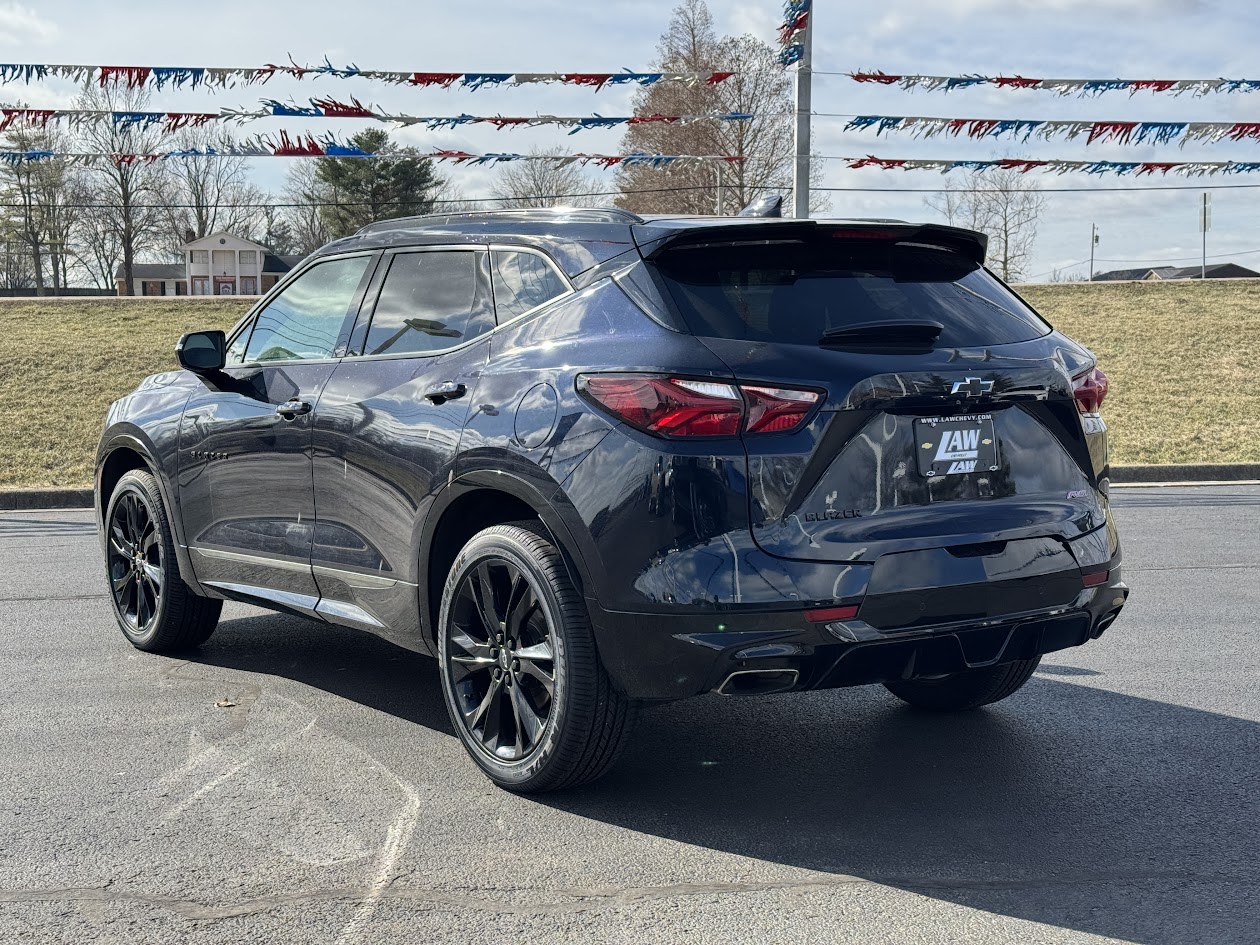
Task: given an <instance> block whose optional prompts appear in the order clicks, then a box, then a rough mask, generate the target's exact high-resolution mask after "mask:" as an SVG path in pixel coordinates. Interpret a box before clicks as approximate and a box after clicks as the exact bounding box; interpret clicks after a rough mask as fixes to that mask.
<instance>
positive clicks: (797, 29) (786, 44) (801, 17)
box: [775, 0, 812, 67]
mask: <svg viewBox="0 0 1260 945" xmlns="http://www.w3.org/2000/svg"><path fill="white" fill-rule="evenodd" d="M811 6H812V0H784V3H783V22H782V23H780V24H779V52H778V55H777V56H775V59H776V60H777V61H778V63H779V65H781V66H785V67H786V66H790V65H793V64H794V63H797V62H800V61H801V59H802V58H803V57H804V55H805V28H806V27H807V26H809V14H810V7H811Z"/></svg>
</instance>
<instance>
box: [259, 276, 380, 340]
mask: <svg viewBox="0 0 1260 945" xmlns="http://www.w3.org/2000/svg"><path fill="white" fill-rule="evenodd" d="M371 261H372V257H371V256H350V257H348V258H346V259H330V260H329V261H328V262H324V263H319V264H317V265H315V266H313V267H311V268H310V269H308V270H306V272H304V273H302V275H300V276H298V277H297V279H296V280H295V281H293V282H291V283H290V284H289V285H288V286H286V287H285V289H284V291H282V292H281V293H280V294H279V295H277V296H276V297H275V299H273V300H272V301H271V303H270V304H268V305H267V307H266V308H265V309H263V310H262V311H261V312H259V313H258V318H257V320H256V321H255V323H254V332H253V334H252V335H250V338H249V347H248V348H247V349H246V352H245V360H246V361H284V360H293V359H302V360H309V359H311V358H327V357H331V356H332V354H333V352H334V350H335V349H336V347H337V339H338V336H340V334H341V329H342V328H343V326H344V325H345V323H346V318H347V316H348V315H349V314H350V306H351V303H353V302H354V299H355V296H356V295H357V294H358V290H359V283H360V282H361V281H362V280H363V274H364V273H365V272H367V268H368V265H369V264H370V263H371Z"/></svg>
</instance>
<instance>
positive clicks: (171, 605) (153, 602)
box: [104, 469, 223, 653]
mask: <svg viewBox="0 0 1260 945" xmlns="http://www.w3.org/2000/svg"><path fill="white" fill-rule="evenodd" d="M104 551H105V570H106V579H107V580H108V582H109V590H110V595H109V596H110V601H111V602H112V604H113V608H114V617H115V619H116V620H117V621H118V626H119V629H121V630H122V632H123V636H125V637H126V638H127V640H128V641H129V642H130V643H131V645H132V646H134V647H135V648H136V649H138V650H146V651H148V652H150V653H169V652H175V651H179V650H189V649H192V648H194V647H197V646H200V645H201V644H202V643H205V642H206V640H208V639H209V638H210V634H212V633H213V632H214V628H215V626H216V625H217V624H218V622H219V614H220V612H221V611H222V609H223V601H221V600H213V599H210V598H206V597H201V596H199V595H198V594H195V593H194V592H193V591H192V589H191V588H190V587H189V586H188V585H187V584H186V583H184V580H183V578H182V576H181V575H180V571H179V561H178V559H177V558H176V557H175V536H174V534H173V532H172V531H171V524H170V521H169V519H168V518H167V515H166V507H165V505H164V504H163V502H162V493H161V491H160V490H159V489H158V484H157V480H156V479H155V478H154V477H153V475H152V474H151V473H150V472H148V471H147V470H139V469H134V470H132V471H130V472H128V473H125V474H124V475H123V476H122V478H121V479H119V480H118V485H116V486H115V487H114V492H113V494H112V495H111V496H110V497H109V504H108V506H106V509H105V535H104Z"/></svg>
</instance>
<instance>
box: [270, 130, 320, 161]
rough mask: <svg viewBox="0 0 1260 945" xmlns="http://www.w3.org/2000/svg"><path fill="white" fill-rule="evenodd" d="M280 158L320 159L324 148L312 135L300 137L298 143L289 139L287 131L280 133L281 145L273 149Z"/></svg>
mask: <svg viewBox="0 0 1260 945" xmlns="http://www.w3.org/2000/svg"><path fill="white" fill-rule="evenodd" d="M272 153H273V154H275V155H277V156H279V157H319V156H320V155H322V154H324V148H323V146H321V145H320V144H319V142H317V141H316V140H315V139H314V138H312V137H311V136H310V135H307V136H306V137H305V138H302V137H300V136H299V137H298V139H297V140H296V141H294V140H293V139H292V138H290V137H289V133H288V132H287V131H282V132H280V143H279V144H278V145H276V146H275V147H274V148H273V149H272Z"/></svg>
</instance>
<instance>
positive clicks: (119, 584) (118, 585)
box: [109, 570, 135, 598]
mask: <svg viewBox="0 0 1260 945" xmlns="http://www.w3.org/2000/svg"><path fill="white" fill-rule="evenodd" d="M134 576H135V575H134V573H133V572H131V571H130V570H128V571H124V572H123V573H122V574H120V575H118V577H111V578H110V579H109V583H110V586H111V587H113V589H114V597H115V598H117V597H118V594H119V592H120V591H123V590H125V589H126V587H127V582H128V581H130V580H131V579H132V578H133V577H134Z"/></svg>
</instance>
